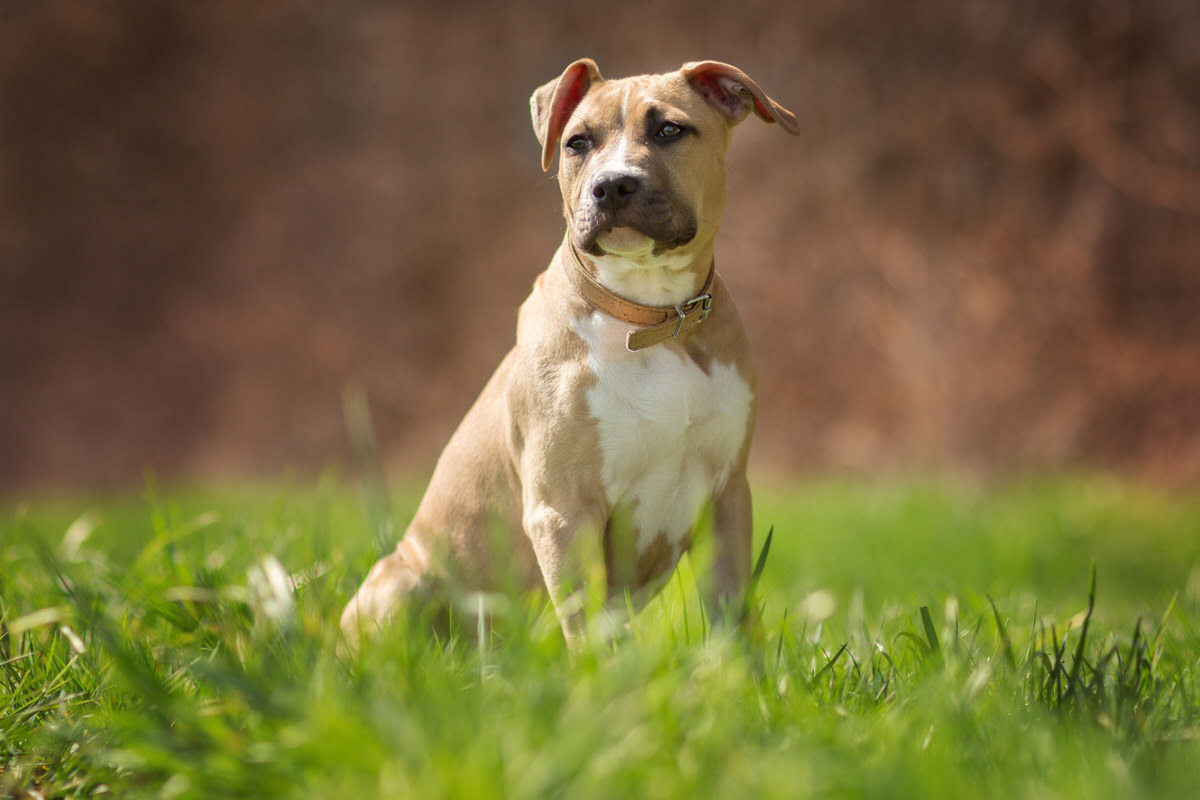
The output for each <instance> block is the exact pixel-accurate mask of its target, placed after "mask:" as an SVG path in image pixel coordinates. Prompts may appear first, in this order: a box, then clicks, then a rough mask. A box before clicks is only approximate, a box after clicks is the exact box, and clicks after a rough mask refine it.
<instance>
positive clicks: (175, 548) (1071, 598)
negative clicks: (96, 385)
mask: <svg viewBox="0 0 1200 800" xmlns="http://www.w3.org/2000/svg"><path fill="white" fill-rule="evenodd" d="M419 489H420V486H419V485H418V484H415V483H414V484H412V485H411V486H408V485H406V487H405V489H404V491H403V492H401V493H397V494H396V495H395V496H393V497H392V507H393V508H394V509H395V514H396V517H397V518H398V519H400V520H402V519H403V518H404V517H405V516H406V514H407V513H408V512H409V510H410V509H411V508H412V507H413V505H414V503H415V500H416V499H417V497H418V494H417V493H418V492H419ZM756 500H757V505H756V514H757V518H758V520H759V527H760V528H761V529H762V532H764V533H765V531H766V530H767V528H768V527H770V526H773V527H774V536H773V537H772V544H771V549H770V553H769V556H768V557H767V559H766V561H765V567H764V570H763V572H762V575H761V580H760V582H759V585H758V590H757V602H758V604H759V607H760V609H761V618H762V626H761V629H760V630H759V632H758V635H757V636H754V637H749V638H747V637H738V636H731V635H729V634H728V633H726V632H724V631H720V630H717V631H713V630H710V629H709V627H708V623H707V620H706V619H705V617H704V615H703V613H702V610H701V606H700V603H699V600H698V599H697V598H698V591H697V588H696V587H697V579H696V578H695V576H694V573H699V574H701V575H703V574H704V573H705V570H704V569H703V568H702V567H697V568H696V569H695V570H693V564H697V565H699V564H702V563H703V562H704V560H705V554H704V552H703V548H701V549H700V551H699V552H698V553H697V554H696V555H695V558H694V559H693V560H689V561H685V563H684V564H683V565H682V567H681V569H680V571H679V573H678V575H677V577H676V578H674V579H673V580H672V581H671V583H670V584H669V585H668V586H667V588H666V590H665V591H664V592H663V593H662V595H661V596H660V598H659V599H658V600H656V601H655V602H654V603H652V604H651V605H650V607H648V608H647V609H646V610H645V611H644V612H643V613H642V614H641V615H640V616H639V617H638V618H637V619H636V620H635V621H634V624H633V625H632V629H631V631H630V632H629V633H628V634H627V635H626V636H624V637H622V638H620V639H618V640H617V641H616V642H614V643H612V644H611V645H608V646H603V645H599V644H597V645H596V646H594V647H593V648H592V649H590V650H588V651H587V652H585V653H583V654H582V655H581V656H579V657H577V658H574V659H572V658H569V657H568V655H567V653H566V651H565V646H564V644H563V641H562V637H561V634H560V633H559V631H558V629H557V624H556V623H555V621H554V620H553V618H552V617H551V616H550V615H549V614H547V613H546V612H545V609H544V607H543V605H542V604H541V603H539V602H536V601H531V602H530V603H528V604H520V603H518V604H514V605H511V606H508V607H506V608H504V609H498V612H499V613H498V617H497V623H496V625H495V627H494V628H493V629H491V630H490V631H488V632H486V633H482V634H481V633H480V632H478V631H476V630H475V629H473V628H466V629H462V630H458V631H457V632H456V633H454V634H452V635H449V636H444V637H442V638H438V637H437V636H434V635H432V634H430V633H429V632H428V631H427V630H426V629H424V628H421V627H419V626H412V627H406V626H403V625H401V626H398V627H397V628H396V629H395V630H393V631H391V632H389V634H388V635H387V636H384V637H382V638H381V639H380V640H379V641H376V642H373V643H371V644H370V645H369V646H368V647H366V648H365V649H364V651H363V652H362V653H361V654H360V656H359V657H357V658H355V659H352V660H349V661H346V660H343V659H342V658H339V656H338V654H337V648H336V632H335V628H336V619H337V615H338V613H339V611H340V608H341V606H342V605H343V604H344V602H345V601H346V599H347V598H348V596H349V595H350V593H351V592H352V591H353V590H354V588H355V587H356V585H357V582H358V581H359V580H360V579H361V577H362V575H363V574H364V573H365V571H366V569H367V568H368V567H369V566H370V564H371V563H372V561H373V560H374V558H375V556H376V549H375V544H374V534H373V532H372V530H371V525H369V524H368V522H367V520H368V519H376V518H377V517H378V516H379V515H378V513H377V511H378V509H376V510H375V511H372V512H370V513H368V512H367V511H364V510H362V509H361V507H360V504H359V503H358V502H357V500H356V497H355V494H354V492H352V491H349V490H347V489H346V488H344V487H339V485H338V483H337V481H336V480H335V479H333V478H331V477H327V478H325V479H323V480H321V481H320V482H318V483H317V484H316V485H313V486H303V487H294V486H292V487H284V488H280V489H275V490H266V491H255V490H245V489H242V490H236V491H213V490H207V491H205V490H186V489H172V490H169V491H163V490H159V489H157V488H154V487H152V488H151V489H150V490H149V491H148V492H147V493H146V496H145V497H144V498H137V497H100V498H92V499H87V498H42V499H35V500H32V501H29V502H28V503H23V504H17V505H16V506H15V507H10V510H9V511H8V512H6V513H5V517H4V519H3V521H0V526H2V527H0V624H2V627H0V798H2V797H29V798H38V797H45V798H50V797H91V796H96V795H100V794H108V795H111V796H116V797H135V798H136V797H163V798H192V797H196V798H213V797H255V798H265V797H306V798H307V797H343V796H353V797H422V798H426V797H470V798H491V797H498V798H499V797H504V798H525V797H538V798H540V797H550V798H556V797H563V798H566V797H570V798H589V797H596V798H614V797H688V798H693V797H722V798H723V797H766V798H770V797H787V798H793V797H871V798H875V797H878V798H893V797H894V798H908V797H955V798H960V797H972V798H974V797H979V798H989V797H996V798H1006V800H1007V799H1008V798H1024V797H1029V798H1034V797H1036V798H1051V797H1080V798H1106V797H1112V798H1138V797H1145V798H1164V797H1196V796H1200V633H1198V631H1197V626H1196V621H1197V620H1198V619H1200V497H1197V496H1194V495H1181V494H1168V493H1165V492H1161V491H1157V490H1154V489H1147V488H1143V487H1137V486H1133V485H1130V484H1125V483H1120V482H1115V481H1112V480H1108V479H1101V478H1091V479H1061V478H1060V479H1047V480H1041V481H1030V482H1027V483H1024V484H1020V485H1010V486H1006V487H999V488H992V489H979V488H973V487H969V486H963V485H959V484H956V483H953V482H929V483H907V484H897V485H863V484H853V483H812V484H801V485H796V486H783V485H779V486H773V487H772V486H769V485H768V486H762V487H760V488H759V490H758V492H757V495H756ZM761 545H762V541H761V539H760V541H759V546H760V547H761Z"/></svg>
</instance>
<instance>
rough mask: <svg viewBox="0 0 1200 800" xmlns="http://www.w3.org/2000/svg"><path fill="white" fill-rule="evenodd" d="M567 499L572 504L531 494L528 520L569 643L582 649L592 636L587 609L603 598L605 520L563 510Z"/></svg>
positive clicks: (530, 536) (532, 538)
mask: <svg viewBox="0 0 1200 800" xmlns="http://www.w3.org/2000/svg"><path fill="white" fill-rule="evenodd" d="M564 505H565V506H567V507H569V506H570V505H571V504H553V503H550V502H547V501H546V500H544V499H536V498H527V499H526V502H525V514H524V520H523V522H524V526H525V532H526V534H527V535H528V536H529V541H530V543H531V544H532V545H533V552H534V555H535V556H536V557H537V562H538V567H539V568H540V569H541V572H542V578H543V580H544V581H545V582H546V589H547V590H548V591H549V593H550V599H551V601H552V602H553V603H554V611H555V613H556V614H557V615H558V621H559V623H560V624H561V625H562V630H563V635H564V636H565V637H566V640H567V646H568V647H570V649H571V650H572V651H575V652H578V651H579V650H580V649H582V647H583V644H584V642H585V640H586V638H587V633H588V624H587V620H588V612H589V611H590V610H592V609H595V608H598V607H600V606H601V605H602V604H603V602H604V596H605V591H606V584H607V571H606V569H605V565H604V544H603V539H602V537H603V529H604V526H603V524H602V523H601V522H600V521H599V519H598V518H597V517H596V515H593V514H586V513H583V514H578V515H576V517H575V518H574V519H572V518H571V517H570V516H569V515H568V514H566V513H564V512H563V511H562V510H560V509H561V508H563V506H564Z"/></svg>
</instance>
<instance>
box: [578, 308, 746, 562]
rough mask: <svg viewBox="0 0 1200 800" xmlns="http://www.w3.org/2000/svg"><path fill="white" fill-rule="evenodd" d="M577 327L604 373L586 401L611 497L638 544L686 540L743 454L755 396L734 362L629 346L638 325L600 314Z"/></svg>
mask: <svg viewBox="0 0 1200 800" xmlns="http://www.w3.org/2000/svg"><path fill="white" fill-rule="evenodd" d="M575 329H576V332H577V333H578V334H579V335H580V336H581V337H582V338H583V340H584V341H585V342H586V343H587V344H588V348H589V353H588V362H589V367H590V368H591V371H592V373H593V374H594V375H595V376H596V385H595V386H593V387H592V388H591V389H590V390H589V391H588V395H587V402H588V410H589V411H590V413H591V415H592V417H593V418H594V419H595V420H596V422H597V425H598V427H599V434H600V450H601V453H602V455H603V458H604V467H603V475H602V477H603V481H604V488H605V490H606V491H607V493H608V500H609V502H610V503H611V504H612V505H613V507H617V506H627V507H629V508H631V509H632V511H633V522H634V525H635V526H636V527H637V530H638V541H637V547H638V550H639V551H643V550H644V549H645V548H646V547H647V546H649V545H650V543H651V542H653V541H654V540H655V539H656V538H657V537H658V536H660V535H664V534H665V536H666V537H667V540H668V542H669V543H670V544H672V545H676V546H677V545H678V544H679V543H680V541H681V540H682V539H683V538H684V537H685V536H686V535H687V534H688V533H689V531H691V529H692V525H693V524H694V522H695V520H696V515H697V512H698V511H699V510H700V507H701V506H702V505H703V503H704V502H705V501H706V500H707V499H708V498H710V497H711V496H712V495H713V494H715V493H717V492H719V491H720V490H721V488H722V487H723V486H724V484H725V481H726V480H727V479H728V477H729V472H730V470H731V469H732V468H733V466H734V464H735V463H736V461H737V456H738V453H739V452H740V450H741V448H742V445H743V443H744V440H745V436H746V424H747V422H748V420H749V415H750V408H751V404H752V402H753V393H752V392H751V390H750V387H749V385H748V384H747V383H746V382H745V381H744V380H743V379H742V377H741V375H740V374H739V373H738V371H737V368H736V367H735V366H734V365H732V364H721V363H719V362H715V361H714V362H712V365H711V370H710V372H709V374H705V373H704V371H703V370H701V369H700V367H699V366H697V365H696V364H695V363H694V362H693V361H692V360H691V359H689V358H686V357H685V356H682V355H680V354H678V353H676V352H674V351H673V350H671V349H669V348H667V347H651V348H647V349H646V350H640V351H638V352H632V353H631V352H629V351H628V350H627V349H626V348H625V334H626V332H627V331H628V330H629V326H628V325H625V324H624V323H621V322H619V321H617V320H614V319H612V318H611V317H608V316H605V315H604V314H602V313H600V312H599V311H596V312H593V313H592V314H591V315H589V316H588V317H584V318H581V319H580V320H579V321H578V322H577V323H576V325H575Z"/></svg>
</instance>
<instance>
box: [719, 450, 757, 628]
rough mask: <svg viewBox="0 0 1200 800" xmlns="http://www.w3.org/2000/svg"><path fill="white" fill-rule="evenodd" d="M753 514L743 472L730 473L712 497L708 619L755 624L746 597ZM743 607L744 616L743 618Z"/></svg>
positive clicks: (748, 624)
mask: <svg viewBox="0 0 1200 800" xmlns="http://www.w3.org/2000/svg"><path fill="white" fill-rule="evenodd" d="M753 533H754V515H753V511H752V509H751V503H750V484H749V483H748V482H747V480H746V473H745V472H744V471H738V472H736V473H735V474H733V475H731V476H730V478H729V480H728V482H727V483H726V484H725V488H724V489H723V490H722V491H721V493H720V494H719V495H717V497H716V499H715V500H714V501H713V539H714V543H715V545H716V548H715V551H716V552H715V553H714V562H713V587H712V591H711V593H710V596H709V602H708V611H709V619H711V620H713V621H714V622H721V621H727V620H728V621H732V622H735V623H741V624H743V625H745V626H746V628H747V630H749V629H752V628H753V627H754V617H755V614H756V609H755V608H754V603H753V598H747V597H746V591H747V589H748V588H749V585H750V563H751V559H752V557H753ZM743 611H744V612H745V618H743Z"/></svg>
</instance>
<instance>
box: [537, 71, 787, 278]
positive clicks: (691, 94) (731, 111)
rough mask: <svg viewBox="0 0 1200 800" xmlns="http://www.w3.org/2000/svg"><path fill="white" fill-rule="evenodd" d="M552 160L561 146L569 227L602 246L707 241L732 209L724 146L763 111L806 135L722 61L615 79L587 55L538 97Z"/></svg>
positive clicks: (682, 247)
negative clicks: (741, 124) (604, 75)
mask: <svg viewBox="0 0 1200 800" xmlns="http://www.w3.org/2000/svg"><path fill="white" fill-rule="evenodd" d="M530 109H531V112H532V115H533V127H534V131H535V132H536V133H537V136H538V141H540V142H541V144H542V168H543V169H549V168H550V164H551V163H552V162H553V160H554V153H555V150H559V151H560V155H559V159H560V162H559V171H558V181H559V185H560V187H561V189H562V194H563V201H564V207H565V213H566V217H567V225H568V231H569V236H570V238H571V242H572V244H574V246H575V247H576V248H577V249H579V250H580V251H581V252H585V253H590V254H592V255H595V256H602V255H609V254H611V255H617V256H622V257H636V256H637V255H639V254H641V255H653V256H661V255H663V254H667V253H676V252H678V253H680V254H688V253H692V252H696V251H698V250H699V249H701V248H702V247H703V246H705V245H706V244H707V243H709V242H711V240H712V237H713V236H714V235H715V234H716V230H717V226H718V224H719V223H720V220H721V215H722V214H723V213H724V210H725V163H724V157H725V152H726V150H727V149H728V147H729V139H730V134H731V132H732V130H733V126H735V125H737V124H738V123H739V122H741V121H742V120H744V119H745V118H746V117H748V116H749V115H750V114H751V113H752V112H753V113H754V114H756V115H757V116H758V117H759V118H761V119H762V120H764V121H766V122H773V123H778V124H779V126H780V127H781V128H783V129H784V130H785V131H787V132H788V133H790V134H792V135H798V133H799V126H798V125H797V124H796V118H795V116H794V115H793V114H792V113H791V112H790V111H788V110H787V109H785V108H783V107H782V106H780V105H779V104H778V103H776V102H775V101H774V100H772V99H771V98H770V97H768V96H767V95H766V94H765V93H764V92H763V91H762V90H761V89H760V88H759V87H758V85H757V84H756V83H755V82H754V81H752V80H751V79H750V78H749V77H747V76H746V74H745V73H743V72H742V71H741V70H739V69H738V68H736V67H732V66H730V65H728V64H722V63H720V62H716V61H701V62H693V63H689V64H685V65H684V66H683V67H682V68H681V69H680V70H679V71H678V72H671V73H666V74H662V75H641V76H637V77H633V78H624V79H621V80H605V79H604V78H602V77H601V76H600V71H599V69H598V68H597V67H596V64H595V62H594V61H592V60H591V59H588V58H584V59H580V60H579V61H576V62H575V63H573V64H571V65H570V66H569V67H567V69H566V70H565V71H564V72H563V74H562V75H561V76H559V77H558V78H556V79H555V80H553V81H550V82H549V83H547V84H545V85H544V86H542V87H540V88H539V89H538V90H537V91H536V92H534V93H533V97H532V98H530Z"/></svg>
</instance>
